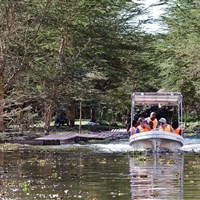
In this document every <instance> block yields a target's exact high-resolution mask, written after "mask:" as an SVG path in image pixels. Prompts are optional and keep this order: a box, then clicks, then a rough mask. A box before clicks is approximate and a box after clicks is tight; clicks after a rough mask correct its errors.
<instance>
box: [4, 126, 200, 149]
mask: <svg viewBox="0 0 200 200" xmlns="http://www.w3.org/2000/svg"><path fill="white" fill-rule="evenodd" d="M120 128H125V127H123V126H120V127H114V126H113V127H111V126H101V125H96V126H88V125H83V126H82V129H81V134H92V133H98V132H106V131H111V129H120ZM67 132H72V133H80V132H79V126H77V125H76V126H75V127H73V128H72V127H69V126H61V127H55V126H52V127H51V133H50V134H55V135H56V134H65V133H67ZM43 136H45V133H44V132H43V131H42V129H41V128H35V129H34V130H28V131H23V132H20V131H10V132H3V133H0V151H20V150H23V151H26V150H30V149H31V150H33V151H35V150H36V149H37V148H38V146H40V148H39V149H38V150H39V151H43V150H45V149H46V150H47V151H48V149H49V148H48V146H49V145H38V144H37V143H34V142H33V141H34V139H36V138H39V137H43ZM184 136H185V137H195V138H196V137H199V136H200V126H194V127H192V125H191V126H188V128H186V129H185V130H184ZM113 140H115V139H113ZM105 141H106V140H105ZM95 142H97V141H95ZM73 143H74V142H72V143H70V144H73ZM36 146H37V148H36ZM46 150H45V151H46Z"/></svg>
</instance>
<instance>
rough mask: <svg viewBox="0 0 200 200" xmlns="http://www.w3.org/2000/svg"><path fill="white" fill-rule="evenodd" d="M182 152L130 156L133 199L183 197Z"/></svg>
mask: <svg viewBox="0 0 200 200" xmlns="http://www.w3.org/2000/svg"><path fill="white" fill-rule="evenodd" d="M183 165H184V156H183V155H181V154H153V155H149V156H144V155H143V156H141V155H140V156H135V157H130V158H129V166H130V176H131V194H132V198H131V199H132V200H133V199H183Z"/></svg>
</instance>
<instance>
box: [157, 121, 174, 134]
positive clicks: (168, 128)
mask: <svg viewBox="0 0 200 200" xmlns="http://www.w3.org/2000/svg"><path fill="white" fill-rule="evenodd" d="M159 124H160V126H159V131H165V132H172V133H174V129H173V128H172V127H171V126H170V125H169V124H167V120H166V119H165V118H160V119H159Z"/></svg>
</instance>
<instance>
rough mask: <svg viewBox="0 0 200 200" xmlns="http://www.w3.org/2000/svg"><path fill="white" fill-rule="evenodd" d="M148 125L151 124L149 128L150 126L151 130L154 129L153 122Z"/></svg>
mask: <svg viewBox="0 0 200 200" xmlns="http://www.w3.org/2000/svg"><path fill="white" fill-rule="evenodd" d="M148 124H149V126H150V128H151V129H154V124H153V122H152V121H150V122H149V123H148Z"/></svg>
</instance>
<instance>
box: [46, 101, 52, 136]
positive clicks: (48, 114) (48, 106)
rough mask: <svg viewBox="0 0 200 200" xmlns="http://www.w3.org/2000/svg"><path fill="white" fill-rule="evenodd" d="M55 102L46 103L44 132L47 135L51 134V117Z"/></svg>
mask: <svg viewBox="0 0 200 200" xmlns="http://www.w3.org/2000/svg"><path fill="white" fill-rule="evenodd" d="M53 108H54V106H53V102H50V103H49V104H48V103H45V113H44V132H45V134H46V135H48V134H49V132H50V130H51V118H52V113H53Z"/></svg>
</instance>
